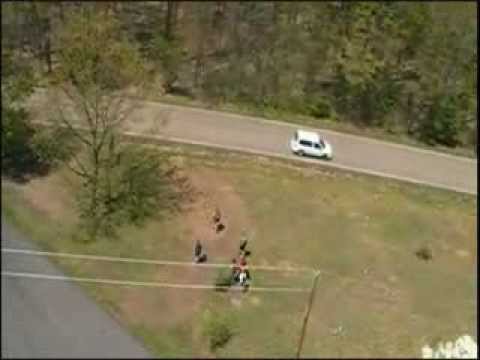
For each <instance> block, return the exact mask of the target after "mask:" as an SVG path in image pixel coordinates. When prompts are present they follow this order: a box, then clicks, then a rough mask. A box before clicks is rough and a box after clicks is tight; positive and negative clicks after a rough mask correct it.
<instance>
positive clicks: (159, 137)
mask: <svg viewBox="0 0 480 360" xmlns="http://www.w3.org/2000/svg"><path fill="white" fill-rule="evenodd" d="M123 134H124V135H127V136H130V137H141V138H144V139H149V140H163V141H170V142H175V143H182V144H190V145H201V146H207V147H213V148H218V149H227V150H235V151H240V152H244V153H249V154H254V155H263V156H269V157H275V158H281V159H287V160H293V161H301V162H306V163H309V164H313V165H315V166H319V167H322V166H327V167H332V168H337V169H341V170H346V171H353V172H356V173H360V174H367V175H372V176H376V177H382V178H387V179H393V180H398V181H403V182H409V183H413V184H418V185H426V186H430V187H434V188H440V189H445V190H450V191H455V192H459V193H465V194H469V195H476V194H477V192H476V191H474V190H473V191H472V190H467V189H462V188H458V187H456V186H450V185H445V184H439V183H434V182H429V181H423V180H417V179H412V178H409V177H405V176H398V175H391V174H388V173H384V172H380V171H374V170H366V169H361V168H357V167H353V166H348V165H341V164H338V163H335V162H326V161H322V162H320V161H318V160H314V159H306V158H301V157H298V156H293V155H284V154H281V153H273V152H270V151H263V150H252V149H248V148H245V147H241V146H232V145H219V144H214V143H211V142H205V141H195V140H185V139H181V138H177V137H171V136H166V135H147V134H141V133H135V132H132V131H125V132H124V133H123Z"/></svg>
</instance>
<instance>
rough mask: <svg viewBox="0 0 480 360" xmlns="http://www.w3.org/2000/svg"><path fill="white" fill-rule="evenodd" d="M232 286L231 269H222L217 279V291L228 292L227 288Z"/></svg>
mask: <svg viewBox="0 0 480 360" xmlns="http://www.w3.org/2000/svg"><path fill="white" fill-rule="evenodd" d="M231 285H232V275H231V272H230V269H220V270H219V271H218V273H217V277H216V279H215V286H216V289H215V290H216V291H227V289H226V288H225V286H231Z"/></svg>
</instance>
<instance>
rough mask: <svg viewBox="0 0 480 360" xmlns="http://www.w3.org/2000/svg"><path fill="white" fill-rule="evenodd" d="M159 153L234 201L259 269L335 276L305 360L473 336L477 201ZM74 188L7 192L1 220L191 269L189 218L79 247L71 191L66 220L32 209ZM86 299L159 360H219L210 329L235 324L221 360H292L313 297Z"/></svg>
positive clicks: (190, 277) (405, 349) (206, 154)
mask: <svg viewBox="0 0 480 360" xmlns="http://www.w3.org/2000/svg"><path fill="white" fill-rule="evenodd" d="M159 149H160V150H161V153H162V156H165V157H167V158H169V159H170V161H172V162H174V163H176V164H177V165H178V166H180V167H182V168H184V169H187V170H188V171H189V173H190V174H197V175H198V177H199V178H205V179H207V180H205V182H206V183H207V185H209V184H210V183H213V182H214V180H215V179H217V178H222V182H221V183H217V184H215V186H213V185H210V186H211V187H208V186H207V188H208V190H211V191H215V192H217V193H218V194H219V198H220V199H223V201H225V202H227V200H228V198H229V197H232V196H233V195H232V194H235V199H236V200H235V201H232V204H234V206H233V205H232V207H230V208H227V210H228V211H227V212H228V214H227V215H229V216H230V217H231V218H236V217H241V216H243V217H246V218H247V220H248V224H249V230H251V233H252V234H254V236H253V239H252V240H251V242H250V246H251V249H252V253H253V255H252V256H253V257H252V262H253V263H256V264H270V265H278V264H279V263H283V264H288V265H292V266H295V265H296V266H300V265H302V266H309V267H316V268H320V269H322V270H324V271H325V274H324V275H322V276H321V278H320V282H319V286H318V290H317V293H316V300H315V303H314V307H313V309H312V315H311V321H310V323H309V328H308V334H307V339H306V342H305V346H304V353H303V355H304V356H312V357H353V356H356V357H357V356H366V357H372V356H375V357H377V356H396V357H398V356H401V357H407V356H413V357H415V356H419V355H420V349H421V347H422V346H423V345H425V344H427V343H428V344H432V343H434V342H436V341H439V340H446V339H453V338H454V337H458V336H459V335H461V334H463V333H469V334H472V335H473V334H474V333H475V331H474V329H475V327H476V295H475V277H474V272H475V266H476V261H477V259H476V241H475V239H476V236H475V234H476V199H475V198H474V197H472V196H468V195H461V194H456V193H452V192H448V191H443V190H437V189H433V188H427V187H417V186H414V185H411V184H401V183H398V182H395V181H390V180H384V179H380V178H372V177H368V176H364V175H352V174H345V173H342V172H339V171H336V170H331V169H329V170H326V171H323V170H320V169H309V168H297V167H295V166H292V165H291V163H289V162H286V161H281V160H272V159H265V158H263V157H252V156H246V155H241V154H229V153H225V152H216V151H211V150H204V149H202V148H199V147H194V146H183V145H182V146H181V145H177V146H160V147H159ZM68 177H69V175H67V173H65V172H60V173H59V174H56V175H54V176H49V177H48V178H46V179H42V180H39V181H38V182H31V183H30V184H28V185H26V186H18V185H12V184H9V183H7V182H3V181H2V195H3V196H2V210H4V213H5V215H6V216H7V218H9V219H10V220H11V221H12V222H14V223H15V224H16V225H17V226H18V227H19V228H21V229H23V230H24V231H25V232H27V233H28V234H29V235H30V236H31V237H32V238H33V239H35V240H36V241H38V242H39V243H40V245H41V246H42V247H44V248H47V249H50V250H57V251H65V252H75V253H89V254H103V255H110V256H127V257H139V258H154V259H165V258H167V259H176V260H187V261H188V260H189V259H190V257H191V252H192V249H191V243H192V239H193V235H194V232H193V230H192V228H191V227H190V225H191V224H190V223H189V222H188V221H186V220H185V215H184V214H171V215H169V216H167V217H164V218H162V219H156V220H152V221H150V222H149V223H148V224H147V225H146V226H145V227H143V228H141V229H138V228H125V229H124V231H122V233H121V236H120V238H119V239H118V240H114V241H109V240H102V241H99V242H97V243H94V244H83V243H78V242H75V241H73V240H72V233H73V232H74V231H75V228H74V227H73V224H74V222H75V218H74V213H73V212H71V211H66V209H68V207H69V206H70V205H67V204H71V203H70V201H71V199H70V200H69V198H68V194H69V191H66V192H65V194H66V195H65V196H64V198H63V199H62V200H61V201H60V200H59V203H62V202H63V204H64V206H63V208H62V207H61V206H50V208H49V207H48V206H45V203H44V202H39V201H37V202H35V201H34V200H35V194H36V196H38V190H39V189H42V190H43V191H47V193H49V194H57V193H58V191H56V189H59V188H60V187H62V186H63V185H62V184H63V183H64V181H65V179H67V178H68ZM63 187H65V186H63ZM212 189H213V190H212ZM224 191H227V192H224ZM47 203H48V202H47ZM35 204H36V205H35ZM40 204H43V206H42V205H40ZM59 212H61V214H62V216H61V219H62V220H61V221H58V213H59ZM56 219H57V220H56ZM53 224H54V225H55V226H52V225H53ZM234 225H235V224H233V223H232V224H231V227H234ZM235 226H236V225H235ZM239 226H240V225H239ZM232 231H233V229H232ZM232 234H233V233H227V234H226V236H225V238H223V240H222V241H224V242H228V243H231V244H233V245H232V246H233V248H234V247H235V246H236V244H237V243H238V238H236V235H235V236H234V235H232ZM235 234H236V233H235ZM213 244H218V246H227V245H228V244H223V245H220V243H213V242H212V243H211V244H210V245H209V246H210V249H211V251H212V254H213V255H212V258H211V261H214V262H217V261H228V260H229V255H228V254H229V250H228V249H227V248H228V246H227V248H226V249H227V250H225V251H224V252H220V251H219V252H218V253H214V248H213ZM215 246H217V245H215ZM422 246H428V247H429V248H430V249H431V251H432V254H433V259H432V260H431V261H428V262H425V261H422V260H419V259H418V258H417V257H416V256H415V251H417V250H418V249H419V248H420V247H422ZM58 263H59V265H60V266H62V267H63V268H65V269H66V271H68V272H72V273H74V274H82V275H90V276H103V277H110V278H121V279H132V280H144V281H152V280H155V281H168V280H170V281H172V282H173V281H177V282H183V283H189V282H193V281H195V282H203V283H209V284H212V283H213V280H214V278H215V277H216V275H217V274H216V272H213V271H212V272H203V273H201V274H199V273H198V272H197V273H195V271H190V270H180V269H173V270H172V269H170V270H166V269H164V268H158V267H152V266H145V265H141V266H140V265H129V266H125V265H114V264H111V263H97V262H85V261H82V262H78V261H77V262H73V261H71V260H62V261H58ZM253 275H254V281H255V285H258V286H263V285H270V286H306V285H308V284H309V283H310V281H311V278H309V277H307V276H304V277H301V276H297V277H293V276H292V277H289V276H280V275H274V274H267V273H260V272H257V273H254V274H253ZM86 289H87V290H88V291H89V293H90V294H91V295H92V296H93V297H94V298H96V299H97V300H98V301H99V302H100V303H102V304H103V305H104V306H105V307H106V308H107V309H108V310H109V311H110V312H111V313H112V314H114V315H115V317H117V318H118V319H119V321H121V322H123V323H124V324H125V325H127V326H128V327H129V328H130V329H131V331H132V333H133V334H135V335H136V336H138V337H140V338H142V339H143V341H144V342H145V343H146V344H147V345H148V346H149V347H150V349H152V351H153V352H154V353H155V354H156V355H158V356H161V357H175V356H176V357H178V356H211V355H212V354H211V352H210V350H209V344H208V342H209V340H208V337H207V336H206V335H205V328H206V327H207V325H206V324H207V323H208V322H209V320H208V319H211V318H212V317H215V315H216V314H218V315H221V316H223V317H226V318H227V319H228V320H227V323H228V326H230V327H231V330H232V333H233V335H232V338H231V339H230V341H228V342H227V343H226V345H225V346H224V347H223V348H219V349H218V350H217V351H216V354H217V355H219V356H222V357H254V356H256V357H280V356H283V357H293V356H294V354H295V347H296V344H297V341H298V334H299V330H300V326H301V322H302V315H303V311H304V307H305V304H306V300H307V296H306V294H300V295H299V294H274V295H272V294H263V293H249V294H246V295H245V296H242V295H241V294H237V295H239V296H237V295H231V294H228V293H219V292H196V291H192V290H170V289H139V288H119V287H110V286H86Z"/></svg>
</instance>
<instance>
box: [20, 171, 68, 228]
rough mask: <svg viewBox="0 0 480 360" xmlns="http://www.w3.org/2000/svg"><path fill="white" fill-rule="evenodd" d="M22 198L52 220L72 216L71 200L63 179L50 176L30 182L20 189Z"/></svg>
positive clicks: (53, 175) (59, 176)
mask: <svg viewBox="0 0 480 360" xmlns="http://www.w3.org/2000/svg"><path fill="white" fill-rule="evenodd" d="M21 190H22V194H23V196H24V198H25V199H26V200H27V201H28V202H29V203H30V204H31V205H32V206H33V207H34V208H35V209H37V210H39V211H41V212H43V213H45V214H46V215H48V216H49V217H50V218H51V219H53V220H59V219H64V218H66V216H65V215H66V213H68V215H69V216H68V218H70V216H71V215H73V211H72V208H73V206H72V204H71V202H72V201H71V199H70V196H69V192H68V189H67V187H66V183H65V180H64V178H63V177H62V176H61V175H60V174H58V173H55V174H52V175H49V176H47V177H43V178H36V179H33V180H31V181H30V182H29V183H28V184H26V185H24V186H22V187H21Z"/></svg>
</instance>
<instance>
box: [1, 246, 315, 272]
mask: <svg viewBox="0 0 480 360" xmlns="http://www.w3.org/2000/svg"><path fill="white" fill-rule="evenodd" d="M2 253H12V254H24V255H35V256H52V257H64V258H72V259H85V260H96V261H110V262H126V263H137V264H151V265H166V266H187V267H205V268H230V267H231V264H218V263H217V264H216V263H212V264H196V263H193V262H187V261H165V260H149V259H136V258H124V257H114V256H101V255H83V254H72V253H62V252H50V251H35V250H25V249H12V248H2ZM248 267H249V268H250V269H256V270H266V271H281V272H289V271H290V272H313V271H314V270H313V269H310V268H296V267H279V266H266V265H265V266H262V265H249V266H248Z"/></svg>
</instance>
